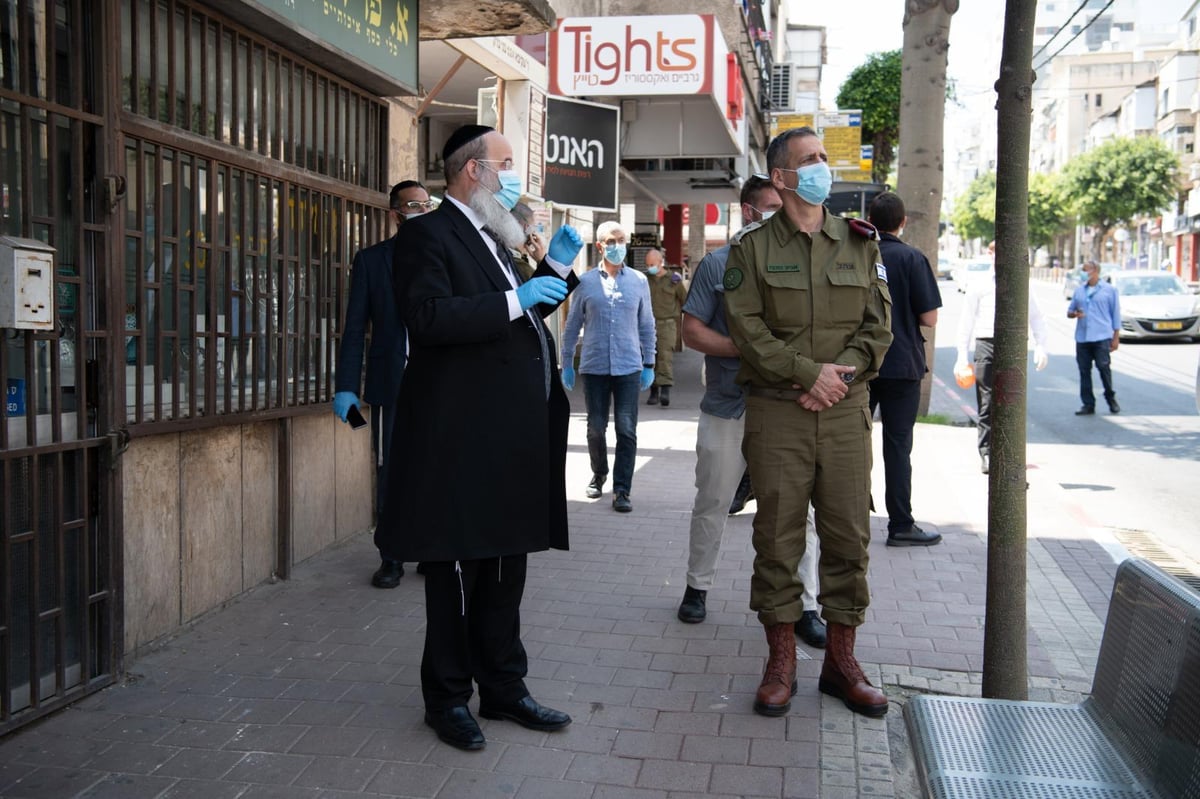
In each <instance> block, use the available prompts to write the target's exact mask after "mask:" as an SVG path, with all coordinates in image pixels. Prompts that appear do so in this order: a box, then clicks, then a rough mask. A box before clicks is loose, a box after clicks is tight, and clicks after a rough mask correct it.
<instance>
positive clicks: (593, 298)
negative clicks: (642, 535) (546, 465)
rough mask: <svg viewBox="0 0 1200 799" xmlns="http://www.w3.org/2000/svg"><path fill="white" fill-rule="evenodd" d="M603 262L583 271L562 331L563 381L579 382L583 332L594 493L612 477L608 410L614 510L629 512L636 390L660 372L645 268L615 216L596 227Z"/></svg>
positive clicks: (634, 455) (571, 384) (583, 373)
mask: <svg viewBox="0 0 1200 799" xmlns="http://www.w3.org/2000/svg"><path fill="white" fill-rule="evenodd" d="M596 248H597V250H599V253H600V259H601V260H600V265H599V266H598V267H596V268H595V269H593V270H591V271H590V272H585V273H584V275H583V276H582V277H581V278H579V288H578V289H577V290H576V291H575V293H574V294H573V295H571V310H570V311H569V312H568V313H567V324H566V328H565V329H564V330H563V336H562V364H563V370H562V382H563V385H564V386H566V387H567V390H568V391H569V390H571V389H573V388H574V387H575V369H574V367H573V366H572V363H573V362H574V358H575V344H576V342H577V341H578V340H579V334H580V331H581V330H582V332H583V344H582V345H581V347H580V354H579V374H580V375H581V376H582V377H583V399H584V402H585V403H586V405H587V444H588V456H589V458H590V459H591V463H592V481H591V482H590V483H588V487H587V496H588V497H589V498H591V499H595V498H597V497H599V496H600V494H601V493H603V491H604V483H605V481H606V480H608V444H607V441H606V437H607V435H608V412H609V408H610V407H611V408H612V414H613V420H614V423H615V426H616V428H617V452H616V456H615V457H614V459H613V469H612V470H613V502H612V504H613V510H615V511H617V512H618V513H629V512H630V511H631V510H633V504H632V502H631V501H630V499H629V495H630V492H631V491H632V487H633V466H634V461H635V459H636V458H637V420H638V392H639V391H645V390H646V389H648V388H650V383H651V382H653V380H654V314H653V312H652V311H651V308H650V286H649V284H648V283H647V282H646V276H645V275H643V274H642V273H641V272H639V271H637V270H636V269H630V268H628V267H626V266H625V255H626V253H627V252H628V246H627V239H626V236H625V230H624V229H623V228H622V227H621V225H620V224H619V223H617V222H604V223H603V224H601V225H600V227H598V228H597V229H596Z"/></svg>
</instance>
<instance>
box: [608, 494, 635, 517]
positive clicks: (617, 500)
mask: <svg viewBox="0 0 1200 799" xmlns="http://www.w3.org/2000/svg"><path fill="white" fill-rule="evenodd" d="M613 510H615V511H616V512H617V513H629V511H631V510H633V503H632V502H630V501H629V492H628V491H618V492H617V493H616V494H614V495H613Z"/></svg>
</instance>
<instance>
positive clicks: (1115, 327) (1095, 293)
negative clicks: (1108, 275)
mask: <svg viewBox="0 0 1200 799" xmlns="http://www.w3.org/2000/svg"><path fill="white" fill-rule="evenodd" d="M1083 272H1084V274H1086V275H1087V282H1086V283H1083V284H1081V285H1080V286H1079V288H1077V289H1075V296H1074V297H1072V298H1071V304H1070V305H1068V306H1067V318H1068V319H1074V320H1075V363H1076V364H1078V365H1079V399H1080V400H1082V401H1083V405H1081V406H1080V407H1079V410H1077V411H1075V415H1076V416H1091V415H1092V414H1094V413H1095V412H1096V395H1095V394H1094V393H1093V391H1092V365H1093V364H1094V365H1095V367H1096V371H1098V372H1099V373H1100V383H1101V384H1102V385H1103V386H1104V399H1105V400H1106V401H1107V402H1108V410H1109V412H1110V413H1120V412H1121V406H1120V404H1119V403H1118V402H1117V393H1116V392H1115V391H1113V382H1112V353H1114V352H1116V351H1117V347H1119V346H1120V345H1121V298H1120V296H1119V295H1118V294H1117V290H1116V288H1115V287H1113V285H1112V284H1111V283H1108V282H1105V281H1103V280H1101V279H1100V264H1098V263H1096V262H1095V261H1084V263H1083Z"/></svg>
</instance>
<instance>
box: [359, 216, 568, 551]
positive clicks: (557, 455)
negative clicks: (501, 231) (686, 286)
mask: <svg viewBox="0 0 1200 799" xmlns="http://www.w3.org/2000/svg"><path fill="white" fill-rule="evenodd" d="M392 272H393V278H394V282H395V289H396V303H397V307H398V308H399V309H400V314H401V317H402V319H403V321H404V325H405V327H406V328H407V330H408V336H409V359H408V365H407V368H406V371H405V375H404V383H403V385H402V386H401V388H400V399H399V402H398V405H397V416H396V422H395V432H394V434H393V437H392V453H393V465H392V466H391V467H390V469H389V474H388V478H389V494H388V498H387V504H386V506H385V510H384V514H383V519H382V520H381V522H380V530H379V533H378V534H377V536H376V541H377V543H379V545H380V550H381V552H382V553H383V554H384V555H385V556H387V557H394V558H396V559H397V560H406V561H414V560H416V561H420V560H431V561H437V560H474V559H480V558H489V557H496V556H502V555H513V554H521V553H527V552H536V551H540V550H544V549H547V548H549V547H554V548H557V549H566V548H567V545H568V536H567V504H566V480H565V471H566V453H567V421H568V419H569V416H570V406H569V404H568V402H567V397H566V394H565V393H564V391H563V389H562V384H561V382H560V381H559V377H558V364H557V360H556V357H555V349H556V347H555V345H554V342H553V340H552V339H550V338H549V331H548V330H547V329H546V326H545V324H544V323H543V322H542V321H541V319H538V322H537V328H540V330H539V329H535V326H534V324H533V323H531V322H530V320H529V318H528V316H527V315H525V314H522V315H521V316H519V317H518V318H516V319H513V320H510V319H509V318H508V304H507V301H506V298H505V292H507V291H510V290H511V289H512V286H511V284H510V283H509V282H508V279H507V278H506V277H505V275H504V273H503V272H502V271H501V267H500V265H499V263H498V262H497V261H496V258H495V256H494V255H493V253H492V250H491V249H490V248H489V247H488V246H487V245H486V244H485V243H484V241H483V239H482V237H481V236H480V234H479V231H478V230H477V229H476V228H475V226H474V225H473V224H472V223H471V221H470V220H469V219H468V218H467V217H466V215H465V214H464V213H463V212H462V211H460V210H459V209H458V208H457V207H456V206H455V205H454V204H453V203H452V202H450V201H446V202H443V203H442V205H441V206H440V207H439V208H438V210H436V211H434V212H432V213H429V214H425V215H424V216H421V217H418V218H417V219H415V220H411V221H409V222H406V223H405V224H404V225H403V226H402V227H401V229H400V232H399V234H398V235H397V237H396V247H395V265H394V267H393V270H392ZM553 274H554V271H553V270H552V269H551V267H550V266H549V265H548V264H547V263H545V262H544V261H543V262H542V263H541V264H539V266H538V269H537V271H536V272H535V276H542V275H553ZM567 283H568V287H569V288H570V289H573V288H574V287H575V286H576V285H578V283H579V279H578V278H577V277H576V276H575V275H574V274H570V275H569V276H568V278H567ZM554 307H555V306H545V305H542V306H537V308H538V310H539V312H540V315H541V317H545V316H546V315H548V314H549V313H551V312H553V310H554ZM539 335H543V336H546V337H547V339H546V341H547V353H548V355H549V357H550V359H551V363H550V367H551V381H550V382H551V385H550V397H549V399H548V400H547V398H546V387H545V382H544V373H543V365H542V360H541V358H542V348H541V347H540V345H539V344H538V336H539Z"/></svg>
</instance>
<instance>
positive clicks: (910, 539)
mask: <svg viewBox="0 0 1200 799" xmlns="http://www.w3.org/2000/svg"><path fill="white" fill-rule="evenodd" d="M940 543H942V534H941V533H931V532H929V531H927V530H923V529H921V528H920V527H919V526H918V525H915V524H914V525H913V526H912V529H911V530H909V531H908V532H906V533H888V537H887V545H888V546H889V547H931V546H933V545H934V544H940Z"/></svg>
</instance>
